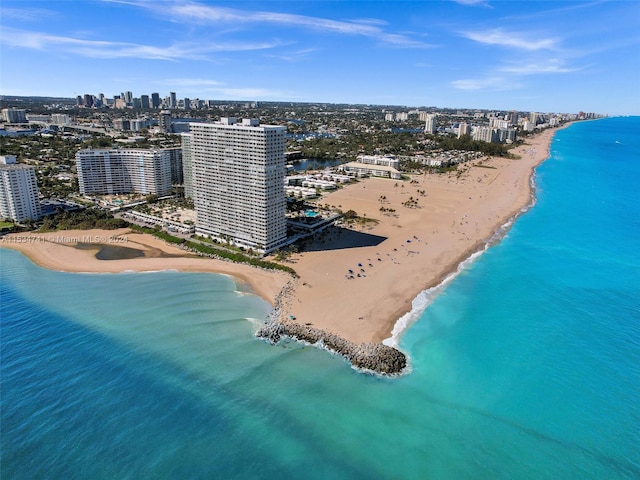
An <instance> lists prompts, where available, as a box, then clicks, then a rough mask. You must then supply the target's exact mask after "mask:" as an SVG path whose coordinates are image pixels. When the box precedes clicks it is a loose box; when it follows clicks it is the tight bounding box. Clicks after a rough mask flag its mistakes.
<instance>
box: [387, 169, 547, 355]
mask: <svg viewBox="0 0 640 480" xmlns="http://www.w3.org/2000/svg"><path fill="white" fill-rule="evenodd" d="M529 185H530V187H531V189H530V191H531V195H530V198H529V203H527V204H526V205H525V206H524V207H522V208H521V209H520V210H519V211H518V212H517V213H516V214H515V215H513V216H512V217H511V218H509V219H508V220H507V221H506V222H505V223H504V224H502V225H500V226H499V227H498V228H496V229H495V231H494V232H493V234H492V235H491V236H490V237H489V238H487V239H486V240H485V241H484V243H483V244H482V246H481V247H480V248H479V249H478V250H477V251H475V252H473V253H472V254H471V255H470V256H469V257H467V258H466V259H464V260H463V261H462V262H460V263H459V264H458V266H457V268H456V270H455V271H454V272H452V273H450V274H449V275H447V276H446V277H445V278H444V279H443V280H442V281H441V282H440V283H439V284H438V285H436V286H434V287H431V288H428V289H426V290H423V291H422V292H420V293H419V294H418V295H417V296H416V298H414V299H413V301H412V302H411V310H410V311H409V312H407V313H405V314H404V315H403V316H402V317H400V318H399V319H398V321H397V322H396V323H395V324H394V326H393V329H392V330H391V336H390V337H389V338H385V339H384V340H383V341H382V343H383V344H385V345H387V346H389V347H393V348H397V349H398V350H400V348H399V346H398V345H399V343H400V339H401V338H402V335H404V333H405V332H406V331H407V330H408V329H409V327H411V325H413V324H414V323H415V322H416V321H418V319H419V318H420V317H421V316H422V314H423V313H424V311H425V310H426V309H427V307H428V306H429V305H431V304H432V303H433V302H434V300H435V299H436V298H437V297H438V295H440V294H441V293H442V292H443V291H444V290H445V289H446V287H447V286H448V285H449V284H450V283H451V282H452V281H453V280H454V279H455V278H456V277H457V276H458V275H459V274H460V273H462V272H463V271H464V270H465V269H466V268H468V267H469V266H470V265H472V264H473V262H475V261H476V259H478V258H479V257H480V256H481V255H482V254H483V253H484V252H486V251H487V250H488V249H489V248H491V247H493V246H495V245H498V244H499V243H500V242H501V241H502V240H503V239H504V238H505V237H506V236H507V234H508V233H509V230H511V227H512V226H513V225H514V224H515V222H516V221H517V220H518V218H520V217H521V216H522V215H524V214H525V213H527V212H528V211H529V210H531V209H532V208H533V207H534V205H535V204H536V199H537V197H536V174H535V170H534V171H533V172H532V174H531V177H530V178H529ZM405 355H406V356H407V361H408V362H409V361H410V358H411V356H410V355H408V354H407V353H406V352H405Z"/></svg>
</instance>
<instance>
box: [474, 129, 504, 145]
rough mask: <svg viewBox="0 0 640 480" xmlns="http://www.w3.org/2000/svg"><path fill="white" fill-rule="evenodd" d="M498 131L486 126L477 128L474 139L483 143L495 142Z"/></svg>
mask: <svg viewBox="0 0 640 480" xmlns="http://www.w3.org/2000/svg"><path fill="white" fill-rule="evenodd" d="M497 132H498V131H497V130H496V129H495V128H492V127H486V126H482V127H476V129H475V131H474V132H473V137H472V138H473V139H474V140H479V141H481V142H488V143H491V142H495V141H496V140H497V138H498V137H497V134H498V133H497Z"/></svg>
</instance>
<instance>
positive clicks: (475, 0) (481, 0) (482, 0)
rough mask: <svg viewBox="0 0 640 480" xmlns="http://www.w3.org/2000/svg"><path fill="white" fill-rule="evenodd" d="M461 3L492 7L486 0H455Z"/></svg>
mask: <svg viewBox="0 0 640 480" xmlns="http://www.w3.org/2000/svg"><path fill="white" fill-rule="evenodd" d="M453 1H454V2H456V3H459V4H460V5H466V6H469V7H488V8H492V7H491V5H489V3H488V2H487V1H486V0H453Z"/></svg>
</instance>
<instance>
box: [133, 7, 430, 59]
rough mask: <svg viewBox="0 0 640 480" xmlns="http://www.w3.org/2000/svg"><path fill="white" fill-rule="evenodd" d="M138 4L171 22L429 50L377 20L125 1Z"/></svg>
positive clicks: (425, 45) (426, 45)
mask: <svg viewBox="0 0 640 480" xmlns="http://www.w3.org/2000/svg"><path fill="white" fill-rule="evenodd" d="M123 3H127V4H132V5H137V6H139V7H143V8H147V9H149V10H152V11H154V12H155V13H156V14H160V15H165V16H167V17H168V18H170V19H171V20H172V21H183V22H188V23H193V22H197V23H200V24H214V23H231V24H234V25H240V24H275V25H286V26H291V27H301V28H310V29H314V30H320V31H323V32H331V33H338V34H343V35H360V36H364V37H369V38H373V39H375V40H378V41H380V42H382V43H385V44H387V45H391V46H399V47H412V48H416V47H428V46H429V45H428V44H426V43H423V42H420V41H417V40H413V39H411V38H409V37H407V36H406V35H399V34H394V33H387V32H385V31H384V30H383V29H382V28H381V25H383V24H384V23H385V22H384V21H382V20H377V19H360V20H356V21H340V20H332V19H328V18H321V17H310V16H305V15H296V14H291V13H278V12H265V11H253V10H238V9H234V8H228V7H219V6H213V5H206V4H201V3H195V2H188V3H184V2H172V3H169V2H155V3H151V2H146V1H141V2H123Z"/></svg>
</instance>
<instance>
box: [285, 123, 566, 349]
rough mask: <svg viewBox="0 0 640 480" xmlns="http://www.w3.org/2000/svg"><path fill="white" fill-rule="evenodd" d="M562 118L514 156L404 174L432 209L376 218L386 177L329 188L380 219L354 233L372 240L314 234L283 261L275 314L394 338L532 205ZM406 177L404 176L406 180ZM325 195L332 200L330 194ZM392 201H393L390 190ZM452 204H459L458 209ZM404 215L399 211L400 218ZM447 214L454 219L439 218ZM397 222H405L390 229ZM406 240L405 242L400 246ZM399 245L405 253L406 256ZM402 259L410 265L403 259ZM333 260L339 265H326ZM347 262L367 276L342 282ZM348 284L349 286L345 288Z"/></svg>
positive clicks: (352, 336)
mask: <svg viewBox="0 0 640 480" xmlns="http://www.w3.org/2000/svg"><path fill="white" fill-rule="evenodd" d="M567 126H569V124H566V125H563V126H562V127H560V128H556V129H548V130H545V131H544V132H541V133H539V134H538V135H535V136H532V137H530V138H528V139H527V143H526V144H525V145H522V146H519V147H517V148H516V149H515V150H514V151H513V152H512V153H515V154H519V155H520V156H521V157H520V158H519V159H517V160H510V159H504V158H489V159H485V160H484V161H480V162H469V164H471V165H469V164H463V165H461V166H460V167H459V168H461V169H463V170H466V171H465V173H464V174H463V175H462V176H457V177H456V176H455V175H450V174H449V175H448V174H440V175H433V176H431V175H425V176H412V177H411V178H412V180H415V179H416V178H417V180H415V181H416V183H418V182H420V184H419V185H417V186H418V187H419V188H423V185H425V187H424V188H426V189H427V196H426V202H430V200H432V199H433V200H432V202H433V207H431V205H429V206H428V207H429V208H433V211H435V214H433V215H430V214H429V211H425V209H416V210H413V211H412V210H409V209H404V210H402V211H400V214H399V216H398V217H399V218H398V220H395V219H393V218H384V217H381V216H380V214H379V213H378V212H377V210H378V208H379V207H380V203H378V202H377V197H376V195H377V194H378V193H380V192H381V193H382V194H383V195H386V196H387V197H388V198H393V197H398V196H402V193H399V192H398V190H399V189H398V188H397V187H394V185H397V183H394V181H393V180H389V179H375V178H370V179H367V180H365V181H363V182H360V183H359V184H355V185H349V186H347V187H345V188H344V189H341V190H339V191H337V192H334V193H331V194H329V195H328V196H327V197H325V198H324V199H323V200H322V201H321V203H322V204H325V205H328V204H334V205H335V204H339V206H341V207H344V208H343V210H346V209H348V208H353V209H354V210H356V211H357V213H358V214H360V212H361V210H360V209H361V208H362V209H365V216H366V217H367V218H380V219H381V221H380V224H379V225H375V226H372V227H369V228H361V229H360V231H361V232H362V234H364V235H370V234H373V235H375V234H380V235H379V236H380V238H381V242H380V243H379V244H378V243H376V244H375V245H373V246H372V245H364V246H362V245H358V244H357V243H356V244H352V245H349V246H348V248H344V245H340V242H341V240H340V232H338V233H337V234H335V233H334V234H329V239H326V240H322V239H320V240H319V241H318V242H316V243H319V244H320V245H312V246H311V248H310V249H309V251H304V252H303V253H301V254H296V255H294V256H293V258H292V265H291V266H292V267H293V268H295V269H296V271H297V272H298V274H299V275H300V278H299V279H298V280H297V281H296V284H295V285H294V287H293V288H292V289H291V291H290V292H288V295H287V298H286V299H285V301H283V308H282V311H281V312H280V314H279V319H280V320H281V321H283V322H285V323H286V322H290V321H291V320H290V317H294V318H295V321H296V322H298V323H302V324H311V325H313V326H314V327H318V328H322V329H324V330H326V331H327V332H330V333H336V334H339V335H341V336H343V337H344V338H347V339H348V340H350V341H353V342H356V343H362V342H364V343H366V342H373V343H380V342H385V343H386V344H391V345H393V344H396V345H397V340H398V337H399V336H400V335H401V334H402V332H404V330H405V329H406V327H404V328H403V327H402V324H403V323H407V315H409V316H410V315H412V314H413V315H414V316H416V317H417V314H418V313H421V311H423V310H424V306H426V304H425V303H424V298H423V297H424V296H425V295H426V296H428V295H429V294H433V292H434V290H437V289H439V288H440V287H441V286H442V284H443V283H445V284H446V283H448V282H449V281H450V280H451V279H452V278H454V277H455V276H456V275H457V274H458V272H459V270H460V269H463V268H464V267H465V266H466V265H467V264H468V263H469V262H470V261H473V260H474V259H475V258H476V257H477V256H479V255H480V254H481V253H482V252H484V251H485V250H486V249H487V248H489V247H490V246H492V245H494V244H496V243H498V242H500V241H501V239H502V238H503V237H504V235H506V234H507V233H508V231H509V230H510V228H511V226H512V225H513V224H514V223H515V222H516V221H517V219H518V218H519V217H520V216H521V215H523V214H524V213H526V212H527V211H528V210H530V209H531V208H532V207H533V206H534V205H535V202H536V196H535V168H536V167H537V166H538V165H540V164H541V163H542V162H543V161H544V160H546V159H548V158H549V156H550V147H551V141H552V139H553V137H554V135H555V132H557V131H558V130H559V129H561V128H566V127H567ZM479 164H481V165H479ZM472 167H473V168H472ZM476 167H483V168H476ZM421 177H423V178H421ZM483 181H484V183H482V182H483ZM385 182H386V185H385ZM476 182H479V183H477V184H476ZM410 183H411V182H404V184H405V185H407V186H409V185H410ZM429 188H431V189H432V190H429ZM394 189H395V191H394ZM436 189H437V190H436ZM503 189H504V190H503ZM368 190H374V192H375V194H374V195H371V194H370V193H366V192H367V191H368ZM423 191H424V190H423ZM349 192H351V193H349ZM432 192H433V193H432ZM366 195H368V198H366V199H365V198H364V197H365V196H366ZM406 195H408V193H407V194H406ZM478 195H479V199H481V200H478V204H477V208H475V210H472V209H473V208H474V207H475V206H476V204H475V203H474V204H473V205H472V203H473V202H469V203H465V201H466V199H467V198H468V199H469V200H471V198H472V197H474V199H475V198H478ZM334 198H337V200H336V201H332V199H334ZM405 198H406V197H405ZM361 200H362V201H361ZM367 202H368V203H367ZM420 202H422V197H420ZM347 205H348V206H347ZM354 205H357V207H356V206H354ZM393 206H394V207H395V208H396V209H398V208H397V201H396V200H395V199H394V203H393ZM372 207H373V208H372ZM367 208H368V210H366V209H367ZM462 208H464V210H462ZM467 209H468V210H467ZM398 210H399V209H398ZM465 210H467V211H465ZM456 212H457V213H456ZM461 212H465V213H464V215H462V217H460V214H461ZM467 212H469V214H470V215H471V217H468V216H467ZM405 216H407V217H409V218H408V219H407V221H406V222H402V219H403V217H405ZM456 217H458V218H457V219H456ZM472 217H473V218H478V220H477V221H476V222H475V224H474V225H473V227H471V225H470V226H468V227H467V224H469V223H470V222H471V221H472V220H471V218H472ZM452 218H453V219H454V222H453V223H454V224H455V225H453V224H452V225H449V223H450V222H451V221H452ZM383 223H384V225H383ZM463 223H464V225H463ZM425 224H426V227H425ZM396 227H397V228H396ZM399 228H405V229H409V228H410V229H412V230H411V231H410V232H409V233H398V232H401V230H399ZM413 229H415V231H416V233H419V237H420V238H418V239H417V240H413V239H412V235H413V237H414V238H416V237H415V235H414V231H413ZM443 230H445V231H443ZM405 231H406V230H405ZM369 232H370V233H369ZM405 239H407V240H406V241H407V242H409V239H411V241H412V243H411V244H404V242H405ZM423 240H424V241H423ZM432 240H433V242H432ZM396 242H397V243H396ZM400 242H401V243H402V245H400ZM457 244H458V245H457ZM406 245H410V247H409V248H411V249H412V250H413V251H409V248H405V247H406ZM414 245H417V246H418V247H419V248H415V246H414ZM389 247H392V248H389ZM415 250H419V251H415ZM346 251H349V252H350V253H345V252H346ZM408 253H411V254H412V258H409V257H407V254H408ZM413 254H415V255H413ZM389 255H392V256H391V257H389ZM423 255H424V256H423ZM376 256H377V260H378V261H380V260H384V261H383V262H381V263H378V262H375V259H376ZM381 257H382V258H381ZM389 258H390V259H391V260H393V261H394V263H396V264H397V265H398V266H397V269H398V270H394V269H393V268H394V267H391V268H389V267H388V266H387V265H388V264H389V262H388V261H387V260H388V259H389ZM407 258H408V259H409V261H410V262H415V265H407V264H406V261H405V260H407ZM370 261H373V264H372V263H369V262H370ZM341 263H342V264H343V265H344V266H343V267H342V269H341V268H339V267H338V268H336V265H338V266H339V265H340V264H341ZM356 264H359V265H363V266H365V267H366V265H367V264H368V265H369V266H371V267H373V268H366V274H365V273H363V276H367V278H364V279H362V278H357V279H355V280H346V281H345V280H344V274H345V273H346V271H347V270H346V269H347V268H349V271H351V270H354V269H355V268H354V266H355V265H356ZM385 264H387V265H385ZM400 264H402V265H400ZM383 265H384V268H382V269H381V268H380V267H381V266H383ZM340 270H342V271H340ZM376 270H378V272H380V273H382V276H383V277H384V278H383V279H382V280H381V279H379V278H377V279H376V280H375V281H374V280H372V279H371V277H373V276H374V275H377V274H378V272H376ZM399 270H402V271H399ZM373 272H375V273H373ZM356 284H358V287H355V288H353V287H354V285H356ZM312 291H313V293H311V292H312ZM296 302H297V303H296ZM420 304H422V305H420ZM417 308H418V309H419V312H418V311H417V310H416V309H417ZM363 313H364V315H363ZM410 323H412V322H408V324H410ZM394 337H396V339H395V340H394Z"/></svg>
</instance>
